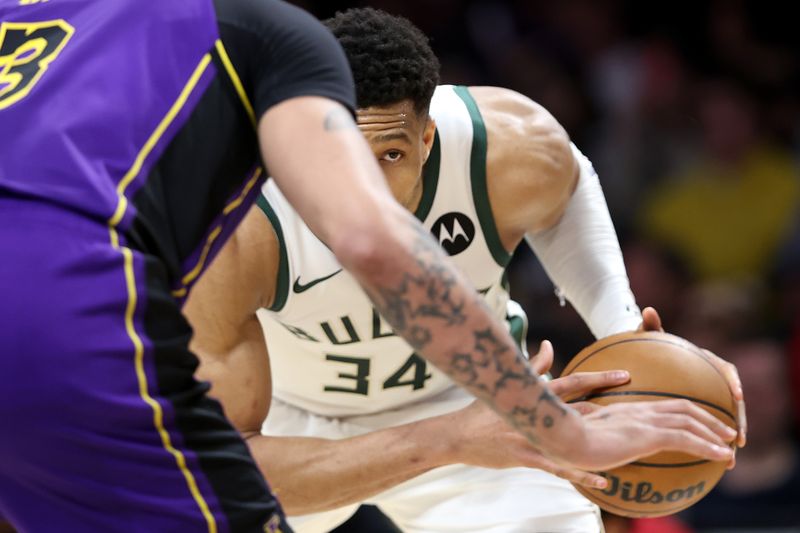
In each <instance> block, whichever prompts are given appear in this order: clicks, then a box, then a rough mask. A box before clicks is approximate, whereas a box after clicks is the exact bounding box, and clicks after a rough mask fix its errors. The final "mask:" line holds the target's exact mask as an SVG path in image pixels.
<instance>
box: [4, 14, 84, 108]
mask: <svg viewBox="0 0 800 533" xmlns="http://www.w3.org/2000/svg"><path fill="white" fill-rule="evenodd" d="M54 26H55V27H58V28H60V29H62V30H63V31H64V33H65V35H64V38H63V39H61V42H60V43H59V44H58V46H56V48H55V49H54V50H53V51H52V52H50V53H49V54H47V56H46V57H42V58H41V59H39V58H40V56H41V55H42V52H43V51H44V50H45V48H46V47H47V43H46V42H45V43H44V45H43V46H42V45H40V43H36V41H43V40H44V39H41V38H40V39H34V41H28V43H31V42H34V43H36V46H37V48H39V47H40V48H41V50H38V51H37V53H36V54H35V55H34V56H33V57H32V58H31V59H29V60H27V59H26V62H27V61H33V60H39V68H38V69H37V70H36V74H34V75H33V78H31V80H30V81H29V82H28V84H27V85H26V86H25V87H24V88H23V89H22V90H20V91H19V92H17V93H14V95H13V96H9V97H8V98H3V97H2V95H3V94H5V93H9V92H11V91H13V90H14V89H16V88H17V86H18V85H19V84H20V83H21V82H22V81H23V80H22V77H21V75H19V74H16V75H14V74H15V73H9V72H8V71H9V70H11V69H12V68H13V67H14V66H16V65H17V63H16V62H15V61H16V59H17V57H18V56H17V52H18V51H19V49H17V50H14V51H13V52H12V53H11V55H8V56H0V81H1V82H4V83H8V84H9V85H8V86H7V87H5V88H4V89H3V90H2V91H0V109H5V108H6V107H8V106H10V105H11V104H14V103H16V102H19V101H20V100H22V99H23V98H25V97H26V96H28V93H30V92H31V90H33V87H34V86H35V85H36V82H38V81H39V79H40V78H41V77H42V76H43V75H44V72H45V71H46V70H47V67H48V66H49V65H50V63H52V62H53V61H54V60H55V59H56V58H57V57H58V55H59V54H60V53H61V51H62V50H63V49H64V47H65V46H67V41H69V40H70V38H71V37H72V35H73V34H74V33H75V28H74V27H73V26H71V25H70V24H69V23H68V22H67V21H66V20H64V19H55V20H43V21H41V22H3V23H0V44H2V43H3V40H4V39H5V37H6V32H7V30H26V35H29V34H30V33H31V32H33V31H35V30H38V29H40V28H52V27H54Z"/></svg>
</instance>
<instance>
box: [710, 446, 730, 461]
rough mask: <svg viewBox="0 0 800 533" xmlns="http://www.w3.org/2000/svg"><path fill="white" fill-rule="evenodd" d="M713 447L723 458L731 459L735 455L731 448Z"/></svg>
mask: <svg viewBox="0 0 800 533" xmlns="http://www.w3.org/2000/svg"><path fill="white" fill-rule="evenodd" d="M712 448H714V452H716V453H717V455H719V456H720V458H721V459H730V458H731V457H733V450H731V449H730V448H723V447H722V446H712Z"/></svg>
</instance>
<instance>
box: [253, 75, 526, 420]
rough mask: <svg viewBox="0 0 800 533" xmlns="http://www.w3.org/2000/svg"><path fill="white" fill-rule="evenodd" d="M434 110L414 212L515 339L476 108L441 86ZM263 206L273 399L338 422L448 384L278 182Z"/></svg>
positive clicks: (521, 321)
mask: <svg viewBox="0 0 800 533" xmlns="http://www.w3.org/2000/svg"><path fill="white" fill-rule="evenodd" d="M430 114H431V116H432V117H433V118H434V119H435V120H436V125H437V129H436V138H435V141H434V145H433V148H432V150H431V155H430V157H429V159H428V162H427V163H426V165H425V169H424V171H423V192H422V199H421V201H420V205H419V207H418V209H417V211H416V213H415V214H416V216H417V217H418V218H419V219H420V220H421V221H422V223H423V224H424V226H425V227H426V228H427V229H428V230H430V231H431V233H432V234H433V236H434V238H435V239H436V240H437V241H438V242H439V243H440V244H441V246H442V247H443V248H444V249H445V251H447V252H448V254H449V255H450V256H451V259H452V260H453V261H455V263H456V264H457V265H458V267H459V268H460V269H461V270H462V272H464V273H465V274H466V275H467V276H468V277H469V279H470V280H471V281H472V283H473V285H474V286H475V287H476V288H477V289H478V290H479V291H480V292H481V293H482V294H483V295H484V298H485V299H486V302H487V304H488V305H489V307H490V309H491V310H492V311H493V312H494V313H495V314H496V316H498V317H500V318H501V319H506V320H507V324H508V325H509V328H510V330H511V332H512V334H513V335H514V336H515V337H516V338H517V340H518V342H520V343H522V342H523V340H524V335H525V329H526V325H527V323H526V322H525V318H524V314H523V313H522V310H521V308H520V307H519V306H518V305H517V304H516V303H514V302H510V301H509V299H508V293H507V290H506V288H505V287H504V270H505V266H506V264H507V263H508V260H509V254H508V253H507V252H506V251H505V250H504V248H503V246H502V244H501V241H500V237H499V235H498V233H497V229H496V228H495V224H494V219H493V217H492V213H491V208H490V206H489V201H488V194H487V188H486V130H485V127H484V125H483V121H482V119H481V117H480V113H479V111H478V108H477V106H476V105H475V102H474V100H473V99H472V97H471V95H470V94H469V91H468V90H467V89H466V88H465V87H454V86H440V87H438V88H437V89H436V92H435V94H434V97H433V101H432V103H431V109H430ZM258 205H259V206H260V207H261V209H262V210H263V211H264V213H265V214H266V215H267V216H268V217H269V219H270V221H271V223H272V225H273V227H274V228H275V230H276V233H277V235H278V240H279V243H280V267H279V273H278V283H277V291H276V296H275V301H274V303H273V305H272V307H271V308H270V309H262V310H261V311H259V319H260V320H261V324H262V326H263V328H264V333H265V336H266V339H267V345H268V348H269V356H270V361H271V367H272V392H273V394H274V395H275V396H276V397H277V398H279V399H280V400H282V401H284V402H287V403H289V404H292V405H295V406H297V407H300V408H302V409H305V410H308V411H311V412H313V413H315V414H319V415H323V416H331V417H340V416H352V415H363V414H369V413H373V412H377V411H384V410H387V409H392V408H397V407H400V406H403V405H406V404H409V403H413V402H418V401H420V400H425V399H427V398H430V397H432V396H435V395H437V394H439V393H441V392H442V391H444V390H445V389H448V388H450V387H453V386H455V385H454V384H453V383H452V382H451V381H450V380H449V379H448V378H447V377H446V376H445V375H444V374H443V373H442V372H440V371H438V370H437V369H436V368H435V367H433V365H431V364H430V363H428V362H426V361H425V360H424V359H423V358H422V357H420V356H419V355H417V354H415V353H414V350H413V349H412V348H411V347H410V346H409V345H408V344H406V342H405V341H404V340H403V339H402V338H400V337H399V336H397V335H395V334H394V333H393V332H392V330H391V328H390V327H389V326H388V324H387V323H386V322H385V320H383V319H382V318H381V317H380V315H378V313H377V312H376V311H375V309H374V307H373V306H372V303H371V302H370V300H369V299H368V298H367V296H366V294H365V293H364V291H363V290H362V289H361V288H360V286H359V285H358V283H357V282H356V281H355V279H354V278H353V277H352V276H351V275H350V274H349V273H348V272H346V271H343V270H342V267H341V265H339V263H338V262H337V260H336V258H335V257H334V255H333V253H331V251H330V250H329V249H328V248H327V247H326V246H325V245H324V244H323V243H322V242H321V241H320V240H319V239H317V237H316V236H315V235H314V234H313V233H312V232H311V230H310V229H309V228H308V227H307V226H306V225H305V223H304V222H303V221H302V220H301V218H300V216H299V215H298V214H297V213H296V212H295V211H294V209H293V208H292V207H291V206H290V205H289V203H288V201H287V200H286V199H285V198H284V196H283V195H282V194H281V192H280V190H278V188H277V187H276V185H275V182H274V180H269V181H267V183H266V184H265V185H264V187H263V189H262V194H261V196H260V197H259V199H258Z"/></svg>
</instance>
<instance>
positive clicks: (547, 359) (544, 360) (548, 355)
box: [530, 340, 553, 375]
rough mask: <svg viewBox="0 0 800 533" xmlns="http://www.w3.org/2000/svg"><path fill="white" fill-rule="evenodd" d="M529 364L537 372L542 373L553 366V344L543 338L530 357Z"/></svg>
mask: <svg viewBox="0 0 800 533" xmlns="http://www.w3.org/2000/svg"><path fill="white" fill-rule="evenodd" d="M530 363H531V366H532V367H533V369H534V370H535V371H536V373H537V374H539V375H542V374H545V373H547V372H548V371H549V370H550V367H551V366H553V345H552V344H551V343H550V341H548V340H543V341H542V343H541V344H540V345H539V352H538V353H537V354H536V355H534V356H533V357H531V359H530Z"/></svg>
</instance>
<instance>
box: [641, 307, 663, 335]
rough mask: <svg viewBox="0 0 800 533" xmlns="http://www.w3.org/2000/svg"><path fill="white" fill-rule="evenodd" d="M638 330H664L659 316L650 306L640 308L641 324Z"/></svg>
mask: <svg viewBox="0 0 800 533" xmlns="http://www.w3.org/2000/svg"><path fill="white" fill-rule="evenodd" d="M639 331H664V328H663V327H662V326H661V316H660V315H659V314H658V311H656V310H655V309H653V308H652V307H645V308H644V309H643V310H642V325H641V326H639Z"/></svg>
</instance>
